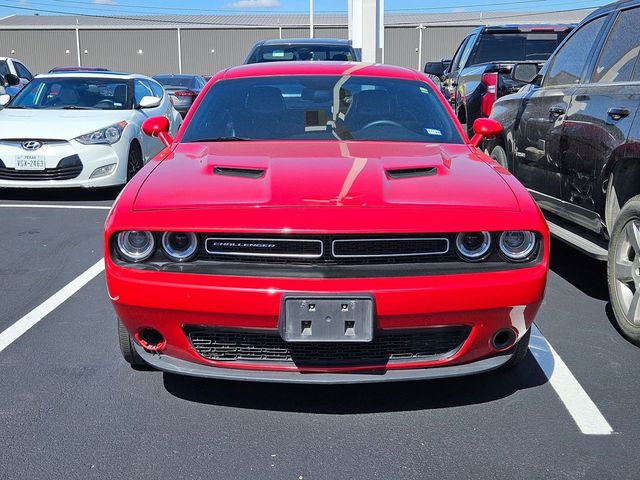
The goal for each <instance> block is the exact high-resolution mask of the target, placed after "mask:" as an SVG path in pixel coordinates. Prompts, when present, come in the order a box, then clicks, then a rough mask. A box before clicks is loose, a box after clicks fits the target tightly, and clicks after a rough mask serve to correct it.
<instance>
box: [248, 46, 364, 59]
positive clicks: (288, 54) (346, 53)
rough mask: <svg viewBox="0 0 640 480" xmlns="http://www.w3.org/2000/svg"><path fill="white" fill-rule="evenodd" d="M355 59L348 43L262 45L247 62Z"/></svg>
mask: <svg viewBox="0 0 640 480" xmlns="http://www.w3.org/2000/svg"><path fill="white" fill-rule="evenodd" d="M298 60H308V61H321V60H329V61H341V62H346V61H354V60H355V58H353V52H352V50H351V47H350V46H348V45H345V46H339V45H335V46H334V45H262V46H260V47H258V48H256V49H255V51H254V52H253V54H252V55H251V58H249V60H248V62H247V63H263V62H285V61H298Z"/></svg>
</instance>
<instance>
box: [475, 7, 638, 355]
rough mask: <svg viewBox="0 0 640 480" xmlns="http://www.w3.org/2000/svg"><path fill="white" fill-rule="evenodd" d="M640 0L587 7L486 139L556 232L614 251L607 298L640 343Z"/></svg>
mask: <svg viewBox="0 0 640 480" xmlns="http://www.w3.org/2000/svg"><path fill="white" fill-rule="evenodd" d="M639 32H640V0H626V1H621V2H617V3H614V4H611V5H608V6H606V7H603V8H601V9H599V10H597V11H595V12H593V13H592V14H590V15H589V16H588V17H587V18H586V19H585V20H583V21H582V23H581V24H580V25H579V26H578V28H576V29H575V30H574V31H573V32H572V33H571V34H570V35H569V36H568V37H567V38H566V39H565V41H564V42H563V43H562V44H561V45H560V46H559V47H558V49H557V50H556V51H555V52H554V54H553V55H552V56H551V58H550V59H549V61H548V62H547V64H546V65H545V66H544V67H543V69H542V70H541V71H540V72H539V73H538V71H537V68H536V66H535V65H532V64H526V63H522V64H518V65H516V66H515V67H514V68H513V71H512V77H513V78H514V79H515V80H518V81H526V82H528V83H529V84H528V85H526V86H525V87H523V88H522V89H521V90H520V91H519V92H518V93H515V94H511V95H507V96H505V97H502V98H501V99H499V100H498V101H497V102H496V103H495V105H494V107H493V111H492V114H491V117H492V118H495V119H496V120H498V121H500V123H502V125H503V127H504V133H503V135H502V136H501V137H499V138H496V139H494V140H492V141H490V142H487V143H486V144H485V148H486V149H487V150H488V151H489V152H490V154H491V156H492V157H493V158H494V159H495V160H496V161H497V162H498V163H500V164H502V165H503V166H504V167H506V168H508V169H509V170H510V171H511V172H512V173H513V174H514V175H515V176H516V177H517V178H518V179H519V180H520V181H521V182H522V183H523V184H524V185H525V186H526V187H527V188H528V189H529V190H530V191H531V194H532V195H533V197H534V198H535V199H536V200H537V202H538V204H539V205H540V207H541V208H542V209H543V211H544V212H545V216H546V217H547V220H548V222H549V228H550V230H551V232H552V234H554V235H555V236H556V237H558V238H559V239H561V240H563V241H565V242H567V243H569V244H571V245H573V246H574V247H576V248H578V249H580V250H582V251H583V252H585V253H587V254H589V255H591V256H593V257H596V258H598V259H601V260H607V261H608V282H609V294H610V297H611V306H612V310H613V312H614V314H615V317H616V320H617V322H618V324H619V325H620V328H621V330H622V332H623V333H624V334H625V335H626V336H627V337H628V338H629V339H630V340H631V341H632V342H634V343H636V344H638V345H640V115H639V114H638V107H639V106H640V61H639V60H638V54H639V52H640V33H639Z"/></svg>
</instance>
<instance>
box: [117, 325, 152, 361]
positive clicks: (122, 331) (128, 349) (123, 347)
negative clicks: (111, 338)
mask: <svg viewBox="0 0 640 480" xmlns="http://www.w3.org/2000/svg"><path fill="white" fill-rule="evenodd" d="M118 342H119V343H120V351H121V352H122V357H123V358H124V360H125V361H126V362H127V363H128V364H129V365H131V366H132V367H134V368H136V367H137V368H139V369H141V368H145V367H146V368H149V364H148V363H147V362H145V361H144V360H143V359H142V357H141V356H140V355H139V354H138V352H136V349H135V348H134V346H133V339H132V338H131V335H129V332H128V331H127V329H126V328H125V326H124V325H123V324H122V321H120V319H118Z"/></svg>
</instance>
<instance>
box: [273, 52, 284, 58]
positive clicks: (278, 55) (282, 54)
mask: <svg viewBox="0 0 640 480" xmlns="http://www.w3.org/2000/svg"><path fill="white" fill-rule="evenodd" d="M271 56H272V57H284V50H274V51H273V52H272V53H271Z"/></svg>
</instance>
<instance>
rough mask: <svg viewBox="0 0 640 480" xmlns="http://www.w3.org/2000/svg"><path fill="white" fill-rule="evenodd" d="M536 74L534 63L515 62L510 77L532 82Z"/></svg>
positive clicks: (536, 69)
mask: <svg viewBox="0 0 640 480" xmlns="http://www.w3.org/2000/svg"><path fill="white" fill-rule="evenodd" d="M537 76H538V65H536V64H535V63H516V64H515V65H514V66H513V69H512V70H511V78H512V79H513V80H515V81H516V82H522V83H532V82H533V81H534V80H535V79H536V77H537Z"/></svg>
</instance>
